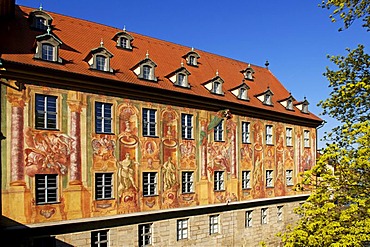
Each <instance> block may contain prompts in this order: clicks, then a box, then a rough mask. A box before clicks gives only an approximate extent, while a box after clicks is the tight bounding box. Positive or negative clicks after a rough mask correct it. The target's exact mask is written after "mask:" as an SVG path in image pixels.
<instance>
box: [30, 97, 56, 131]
mask: <svg viewBox="0 0 370 247" xmlns="http://www.w3.org/2000/svg"><path fill="white" fill-rule="evenodd" d="M54 105H55V106H54ZM39 120H43V123H42V126H41V122H40V124H38V122H39ZM54 122H55V126H54ZM35 128H36V129H52V130H56V129H57V128H58V97H57V96H54V95H45V94H35Z"/></svg>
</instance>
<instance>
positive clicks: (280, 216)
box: [276, 206, 283, 221]
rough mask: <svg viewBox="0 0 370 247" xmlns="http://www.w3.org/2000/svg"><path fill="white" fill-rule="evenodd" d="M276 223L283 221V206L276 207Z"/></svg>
mask: <svg viewBox="0 0 370 247" xmlns="http://www.w3.org/2000/svg"><path fill="white" fill-rule="evenodd" d="M276 209H277V215H276V216H277V221H282V220H283V206H277V208H276Z"/></svg>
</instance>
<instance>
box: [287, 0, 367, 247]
mask: <svg viewBox="0 0 370 247" xmlns="http://www.w3.org/2000/svg"><path fill="white" fill-rule="evenodd" d="M369 5H370V2H369V1H356V0H351V1H343V0H342V1H333V0H328V1H327V2H323V3H322V6H325V7H328V8H329V7H332V6H335V7H336V8H337V9H336V10H335V11H334V14H339V16H340V18H341V19H343V21H344V24H345V27H346V28H347V27H349V25H350V24H352V22H353V21H354V20H355V19H356V18H364V21H365V24H364V26H365V27H367V28H369V13H370V7H369ZM367 30H368V29H367ZM347 52H348V54H347V56H331V57H329V59H330V61H331V62H333V63H334V64H335V65H336V67H337V69H336V70H331V69H329V68H327V69H326V72H325V73H324V76H326V78H327V79H328V81H329V87H330V88H331V93H330V97H329V98H328V99H326V100H323V101H321V102H319V106H321V107H322V108H323V114H326V115H328V116H330V117H332V118H334V119H336V120H337V121H338V123H339V125H338V126H336V127H335V128H333V129H332V131H331V132H330V133H326V134H325V136H324V138H323V139H324V140H326V141H327V143H328V144H327V147H326V148H325V149H324V150H323V153H322V155H320V157H319V158H318V160H317V163H316V165H315V166H314V167H313V169H312V170H310V171H307V172H305V173H304V174H303V175H302V177H303V182H302V183H303V185H304V186H301V187H304V188H306V189H311V191H312V193H311V194H310V196H309V198H308V199H307V201H306V202H305V203H304V204H302V205H301V207H299V208H296V209H295V212H296V213H297V214H299V215H301V218H300V220H299V222H297V224H296V225H295V226H294V227H289V228H288V229H287V231H286V232H284V233H282V234H280V236H281V239H282V242H283V243H284V244H285V246H287V247H290V246H317V247H326V246H332V247H335V246H338V247H339V246H340V247H343V246H351V247H353V246H370V56H369V55H368V54H367V53H366V52H365V47H364V46H363V45H359V46H358V47H357V48H355V49H353V50H350V49H347Z"/></svg>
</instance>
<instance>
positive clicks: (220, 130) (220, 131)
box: [213, 119, 224, 142]
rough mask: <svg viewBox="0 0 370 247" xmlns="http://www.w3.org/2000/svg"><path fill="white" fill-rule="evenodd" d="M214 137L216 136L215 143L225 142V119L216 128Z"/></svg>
mask: <svg viewBox="0 0 370 247" xmlns="http://www.w3.org/2000/svg"><path fill="white" fill-rule="evenodd" d="M213 135H214V141H216V142H222V141H224V120H223V119H222V120H221V121H220V123H219V124H218V125H217V126H216V127H215V128H214V131H213Z"/></svg>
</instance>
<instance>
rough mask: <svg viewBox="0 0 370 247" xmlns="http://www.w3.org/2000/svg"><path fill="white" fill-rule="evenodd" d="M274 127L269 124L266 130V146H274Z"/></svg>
mask: <svg viewBox="0 0 370 247" xmlns="http://www.w3.org/2000/svg"><path fill="white" fill-rule="evenodd" d="M273 138H274V126H273V125H271V124H267V125H266V128H265V143H266V145H269V146H272V145H274V140H273Z"/></svg>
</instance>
